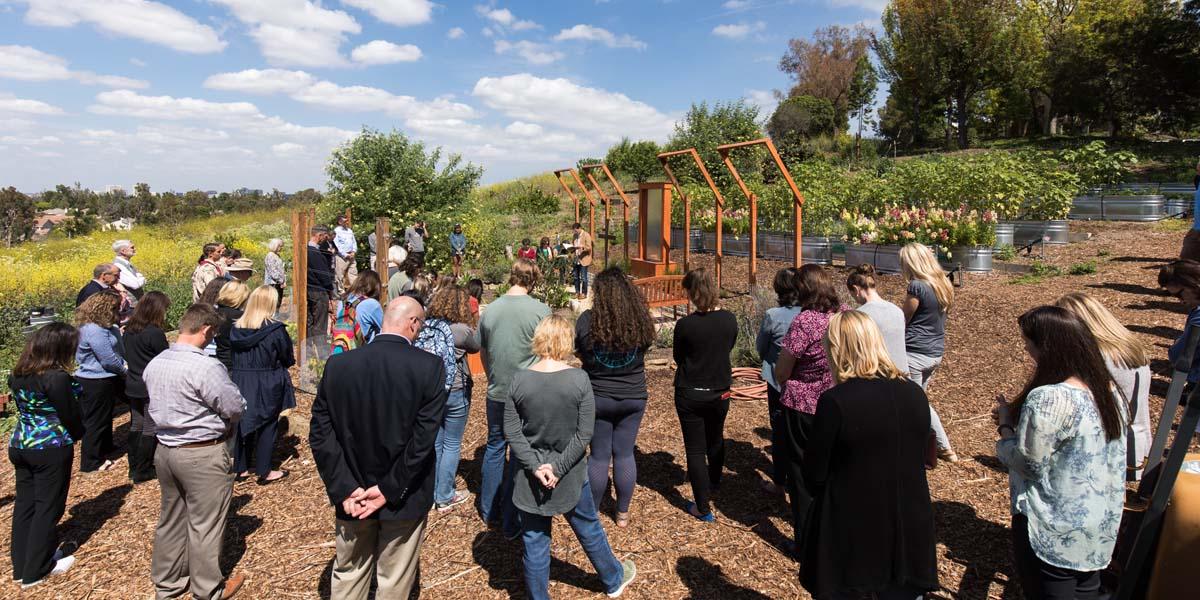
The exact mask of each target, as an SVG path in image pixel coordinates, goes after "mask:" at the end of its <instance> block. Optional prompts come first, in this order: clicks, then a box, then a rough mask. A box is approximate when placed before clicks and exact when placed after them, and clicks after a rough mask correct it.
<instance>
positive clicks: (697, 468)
mask: <svg viewBox="0 0 1200 600" xmlns="http://www.w3.org/2000/svg"><path fill="white" fill-rule="evenodd" d="M725 393H726V392H725V390H720V391H715V392H705V391H700V390H692V389H688V388H679V387H677V388H675V412H676V413H677V414H678V415H679V426H680V427H682V428H683V448H684V452H685V453H686V454H687V473H688V481H690V482H691V484H692V496H693V497H694V498H695V499H696V510H698V511H700V513H701V514H706V513H708V512H709V511H710V509H709V506H708V501H709V492H710V489H711V488H712V487H719V486H720V485H721V471H722V469H724V467H725V415H726V414H728V413H729V397H728V396H726V395H725Z"/></svg>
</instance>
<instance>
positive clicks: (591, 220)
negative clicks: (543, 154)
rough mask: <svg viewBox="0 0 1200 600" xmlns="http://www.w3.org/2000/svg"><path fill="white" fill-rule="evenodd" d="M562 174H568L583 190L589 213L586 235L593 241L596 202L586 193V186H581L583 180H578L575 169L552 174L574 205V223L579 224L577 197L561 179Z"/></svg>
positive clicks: (560, 170)
mask: <svg viewBox="0 0 1200 600" xmlns="http://www.w3.org/2000/svg"><path fill="white" fill-rule="evenodd" d="M563 173H570V174H571V177H572V178H573V179H574V180H575V183H576V184H577V185H579V189H581V190H583V197H584V198H586V199H587V201H588V208H589V210H590V211H591V216H590V218H589V223H588V234H589V235H591V236H592V238H593V239H595V237H596V201H595V200H594V199H592V193H591V192H589V191H588V189H587V186H586V185H583V180H582V179H580V178H579V173H577V172H576V171H575V169H559V170H557V171H555V172H554V176H555V177H556V178H558V184H559V185H561V186H562V188H563V190H564V191H566V192H567V196H568V197H570V198H571V201H572V202H574V203H575V222H576V223H579V222H580V221H579V196H576V195H575V192H573V191H571V186H570V185H569V184H568V183H567V181H566V180H565V179H563Z"/></svg>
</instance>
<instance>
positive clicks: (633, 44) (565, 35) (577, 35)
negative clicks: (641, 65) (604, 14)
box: [554, 24, 646, 50]
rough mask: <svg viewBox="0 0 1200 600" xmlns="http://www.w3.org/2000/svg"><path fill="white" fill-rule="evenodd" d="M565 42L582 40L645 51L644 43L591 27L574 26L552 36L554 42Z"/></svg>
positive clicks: (633, 38) (629, 36)
mask: <svg viewBox="0 0 1200 600" xmlns="http://www.w3.org/2000/svg"><path fill="white" fill-rule="evenodd" d="M565 40H583V41H587V42H599V43H601V44H604V45H605V46H608V47H609V48H633V49H635V50H645V49H646V42H643V41H641V40H639V39H637V38H635V37H633V36H631V35H628V34H626V35H622V36H620V37H617V36H616V35H614V34H613V32H611V31H609V30H607V29H604V28H601V27H593V26H591V25H583V24H580V25H576V26H574V27H572V28H570V29H564V30H562V31H560V32H558V35H556V36H554V41H556V42H561V41H565Z"/></svg>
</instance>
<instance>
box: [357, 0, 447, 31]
mask: <svg viewBox="0 0 1200 600" xmlns="http://www.w3.org/2000/svg"><path fill="white" fill-rule="evenodd" d="M342 4H345V5H348V6H353V7H355V8H360V9H362V10H365V11H367V12H369V13H371V15H372V16H374V17H375V18H376V19H379V20H380V21H383V22H384V23H390V24H392V25H397V26H400V27H407V26H409V25H420V24H422V23H428V22H430V21H431V20H433V3H432V2H430V1H429V0H342Z"/></svg>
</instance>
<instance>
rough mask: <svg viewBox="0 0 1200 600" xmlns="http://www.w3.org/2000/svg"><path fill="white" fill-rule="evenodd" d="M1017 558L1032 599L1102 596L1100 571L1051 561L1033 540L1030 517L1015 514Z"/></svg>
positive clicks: (1070, 599)
mask: <svg viewBox="0 0 1200 600" xmlns="http://www.w3.org/2000/svg"><path fill="white" fill-rule="evenodd" d="M1012 534H1013V562H1014V563H1015V566H1016V567H1017V577H1018V579H1020V581H1021V589H1022V590H1023V591H1024V592H1025V597H1026V598H1028V599H1029V600H1094V599H1095V598H1099V597H1100V572H1099V571H1086V572H1085V571H1075V570H1072V569H1064V568H1062V567H1056V566H1054V565H1051V564H1048V563H1046V562H1045V561H1043V560H1042V559H1041V558H1039V557H1038V555H1037V553H1035V552H1034V551H1033V546H1031V545H1030V544H1029V519H1028V518H1027V517H1026V516H1025V515H1020V514H1018V515H1013V518H1012Z"/></svg>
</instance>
